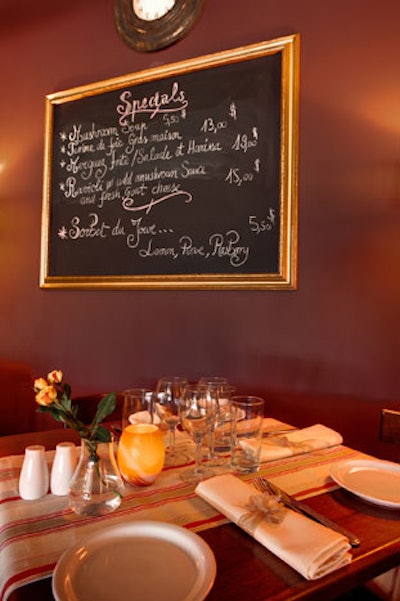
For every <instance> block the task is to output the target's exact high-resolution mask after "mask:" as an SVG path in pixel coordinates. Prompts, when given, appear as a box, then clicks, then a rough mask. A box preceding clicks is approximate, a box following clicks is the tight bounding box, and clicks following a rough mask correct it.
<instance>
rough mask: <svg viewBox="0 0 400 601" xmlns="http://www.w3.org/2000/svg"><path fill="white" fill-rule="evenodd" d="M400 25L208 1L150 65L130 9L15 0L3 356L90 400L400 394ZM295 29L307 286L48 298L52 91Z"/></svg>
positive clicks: (9, 54)
mask: <svg viewBox="0 0 400 601" xmlns="http://www.w3.org/2000/svg"><path fill="white" fill-rule="evenodd" d="M399 20H400V3H399V2H398V1H397V0H379V1H378V0H370V2H368V3H367V4H366V3H365V1H364V0H336V2H320V1H319V0H303V1H302V2H299V1H298V0H279V1H278V0H269V1H268V2H267V1H266V0H248V1H247V2H243V1H242V0H206V2H205V8H204V11H203V14H202V16H201V18H200V20H199V21H198V23H197V24H196V25H195V27H194V29H193V30H192V31H191V32H190V33H189V35H188V36H187V37H186V38H185V39H183V40H182V41H180V42H178V43H177V44H175V45H174V46H171V47H170V48H167V49H165V50H163V51H160V52H156V53H153V54H141V53H137V52H135V51H133V50H131V49H130V48H128V46H126V45H125V44H124V43H123V41H122V40H121V39H120V38H119V36H118V34H117V32H116V29H115V26H114V22H113V2H112V0H70V1H69V2H53V1H51V2H50V1H49V0H38V1H37V2H35V3H30V2H20V1H15V0H0V62H1V68H0V73H1V93H0V94H1V95H0V103H1V104H0V107H1V110H0V163H1V165H2V171H1V173H0V278H1V279H0V281H1V296H0V311H1V313H0V315H1V317H0V356H1V357H4V358H8V359H15V360H20V361H25V362H28V363H29V364H31V365H32V367H33V370H34V372H35V373H37V374H38V375H44V374H45V373H47V371H49V370H50V369H52V368H59V369H62V370H64V372H65V373H66V375H67V377H68V380H69V381H70V382H71V383H72V385H73V389H74V392H75V393H82V394H83V393H90V392H97V391H108V390H110V389H122V388H124V387H128V386H132V385H136V384H141V383H143V384H146V385H151V384H152V383H153V382H154V380H155V379H156V378H157V377H158V376H159V375H164V374H187V375H188V376H189V377H190V378H193V379H194V378H197V377H198V376H200V375H202V374H208V375H226V376H227V377H228V378H230V380H232V382H234V383H236V384H237V386H238V387H239V389H240V390H241V391H248V392H252V391H258V392H261V391H265V392H267V391H268V390H290V391H293V392H298V393H310V394H319V393H330V394H338V395H351V396H359V397H363V398H365V400H366V402H374V401H377V400H381V399H388V400H392V401H394V400H396V399H398V398H399V367H400V365H399V342H400V336H399V323H400V318H399V313H400V310H399V307H400V282H399V279H400V275H399V266H400V242H399V240H400V225H399V221H400V199H399V175H398V170H399V152H400V151H399V106H400V98H399V56H400V41H399V40H400V37H399V32H398V23H399ZM295 32H298V33H300V35H301V111H300V170H299V279H298V282H299V285H298V290H297V291H280V292H278V291H244V292H243V291H63V290H41V289H40V288H39V261H40V256H39V253H40V219H41V186H42V163H43V133H44V131H43V128H44V97H45V95H46V94H48V93H51V92H54V91H58V90H62V89H66V88H70V87H74V86H76V85H81V84H87V83H92V82H95V81H97V80H101V79H106V78H109V77H114V76H118V75H124V74H127V73H130V72H135V71H138V70H141V69H145V68H148V67H153V66H156V65H162V64H166V63H171V62H175V61H178V60H184V59H188V58H192V57H196V56H201V55H203V54H208V53H213V52H218V51H221V50H224V49H230V48H235V47H237V46H242V45H247V44H251V43H255V42H260V41H263V40H269V39H273V38H275V37H279V36H282V35H286V34H289V33H295ZM4 401H5V400H4V399H3V398H1V401H0V402H4ZM310 419H312V418H310Z"/></svg>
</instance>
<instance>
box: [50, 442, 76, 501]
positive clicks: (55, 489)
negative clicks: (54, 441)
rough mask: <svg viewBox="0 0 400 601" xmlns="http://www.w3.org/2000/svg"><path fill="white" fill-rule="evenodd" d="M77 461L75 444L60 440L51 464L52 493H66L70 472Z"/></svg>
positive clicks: (60, 494) (73, 469) (71, 472)
mask: <svg viewBox="0 0 400 601" xmlns="http://www.w3.org/2000/svg"><path fill="white" fill-rule="evenodd" d="M76 462H77V457H76V451H75V444H74V443H73V442H60V443H59V444H58V445H57V446H56V453H55V455H54V461H53V466H52V468H51V477H50V490H51V492H52V493H53V495H59V496H63V495H67V494H68V488H69V484H70V482H71V478H72V474H73V473H74V471H75V467H76Z"/></svg>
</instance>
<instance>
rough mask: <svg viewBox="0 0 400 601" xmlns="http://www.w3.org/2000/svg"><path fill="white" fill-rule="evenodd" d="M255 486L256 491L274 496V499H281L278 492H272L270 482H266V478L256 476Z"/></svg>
mask: <svg viewBox="0 0 400 601" xmlns="http://www.w3.org/2000/svg"><path fill="white" fill-rule="evenodd" d="M253 484H254V486H255V487H256V489H257V490H259V491H260V492H268V493H269V494H270V495H274V497H279V498H280V495H277V494H276V492H274V491H273V490H272V488H271V486H270V484H269V482H268V480H266V479H265V478H262V477H261V476H256V477H255V478H254V480H253Z"/></svg>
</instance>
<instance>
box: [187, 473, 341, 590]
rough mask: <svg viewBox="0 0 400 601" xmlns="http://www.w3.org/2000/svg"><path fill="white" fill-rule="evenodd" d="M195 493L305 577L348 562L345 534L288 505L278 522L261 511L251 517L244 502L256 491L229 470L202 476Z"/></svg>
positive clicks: (310, 578) (323, 572) (325, 572)
mask: <svg viewBox="0 0 400 601" xmlns="http://www.w3.org/2000/svg"><path fill="white" fill-rule="evenodd" d="M196 493H197V494H198V495H199V496H200V497H202V498H203V499H204V500H206V501H207V502H208V503H210V505H212V506H213V507H215V509H217V510H218V511H219V512H221V513H223V514H224V515H225V516H226V517H227V518H229V519H230V520H231V521H232V522H234V523H235V524H236V525H238V526H239V527H241V528H242V529H243V530H245V531H246V532H247V533H248V534H250V535H251V536H253V537H254V538H255V540H257V541H258V542H259V543H261V544H262V545H263V546H264V547H266V548H267V549H269V550H270V551H271V552H272V553H274V554H275V555H277V556H278V557H279V558H280V559H282V560H283V561H284V562H286V563H287V564H289V565H290V566H291V567H292V568H294V569H295V570H297V571H298V572H299V573H300V574H301V575H302V576H304V578H306V579H307V580H316V579H317V578H321V577H322V576H325V575H326V574H329V573H330V572H333V571H334V570H336V569H338V568H340V567H342V566H345V565H347V564H349V563H350V562H351V558H352V557H351V554H350V553H349V550H350V543H349V541H348V540H347V538H346V537H344V536H342V535H341V534H338V533H337V532H334V531H333V530H330V529H329V528H326V527H325V526H322V525H321V524H318V523H317V522H314V521H313V520H311V519H309V518H307V517H306V516H303V515H301V514H300V513H297V512H295V511H292V510H291V509H287V510H286V511H285V513H284V517H283V520H282V521H281V522H280V523H271V522H269V521H267V519H266V517H262V514H261V518H260V517H259V518H258V519H255V520H252V519H251V514H250V512H249V509H248V507H246V506H247V504H248V503H249V501H250V497H251V496H253V495H255V494H257V492H256V490H255V489H254V488H253V486H251V485H250V484H247V483H246V482H243V481H242V480H240V479H239V478H237V477H235V476H233V475H231V474H224V475H222V476H215V477H214V478H209V479H208V480H203V481H202V482H200V483H199V484H198V485H197V487H196ZM255 517H256V518H257V515H256V516H255Z"/></svg>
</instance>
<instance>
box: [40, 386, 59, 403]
mask: <svg viewBox="0 0 400 601" xmlns="http://www.w3.org/2000/svg"><path fill="white" fill-rule="evenodd" d="M56 398H57V391H56V389H55V388H54V386H45V387H44V388H42V389H41V390H39V392H38V393H37V395H36V396H35V401H36V402H37V403H39V405H44V406H46V405H52V404H53V403H54V401H55V400H56Z"/></svg>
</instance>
